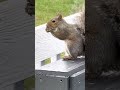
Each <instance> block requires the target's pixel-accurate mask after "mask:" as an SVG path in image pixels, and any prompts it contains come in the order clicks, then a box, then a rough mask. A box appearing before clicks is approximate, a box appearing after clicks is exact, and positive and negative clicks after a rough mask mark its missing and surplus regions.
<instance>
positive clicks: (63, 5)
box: [35, 0, 85, 26]
mask: <svg viewBox="0 0 120 90" xmlns="http://www.w3.org/2000/svg"><path fill="white" fill-rule="evenodd" d="M84 3H85V0H35V25H36V26H38V25H40V24H44V23H46V22H47V21H48V20H50V19H51V18H53V17H55V16H56V15H57V14H58V13H61V14H62V15H63V16H67V15H70V14H72V13H75V12H79V10H80V9H81V8H82V7H83V5H84Z"/></svg>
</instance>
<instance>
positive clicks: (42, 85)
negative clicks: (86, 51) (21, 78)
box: [35, 58, 85, 90]
mask: <svg viewBox="0 0 120 90" xmlns="http://www.w3.org/2000/svg"><path fill="white" fill-rule="evenodd" d="M84 60H85V59H84V58H82V59H78V60H75V61H64V60H58V61H56V62H54V63H51V64H48V65H44V66H42V67H40V68H37V69H36V70H35V77H36V85H35V90H85V61H84Z"/></svg>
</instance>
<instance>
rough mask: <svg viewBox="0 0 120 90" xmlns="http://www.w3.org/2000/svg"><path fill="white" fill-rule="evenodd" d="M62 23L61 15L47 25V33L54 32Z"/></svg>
mask: <svg viewBox="0 0 120 90" xmlns="http://www.w3.org/2000/svg"><path fill="white" fill-rule="evenodd" d="M61 21H62V15H61V14H59V15H57V16H56V17H55V18H53V19H51V20H50V21H49V22H48V23H47V25H46V31H47V32H52V31H54V30H56V28H57V27H58V25H59V24H60V22H61Z"/></svg>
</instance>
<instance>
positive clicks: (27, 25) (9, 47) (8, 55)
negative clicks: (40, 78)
mask: <svg viewBox="0 0 120 90" xmlns="http://www.w3.org/2000/svg"><path fill="white" fill-rule="evenodd" d="M2 4H3V3H0V87H1V88H2V87H6V86H7V85H10V84H13V83H16V82H18V81H21V80H23V79H25V78H28V77H30V76H33V75H34V47H35V46H34V16H33V17H31V16H29V15H28V14H27V13H25V5H26V0H8V1H6V2H4V4H3V5H2ZM31 41H32V42H33V44H31ZM18 51H19V52H18ZM9 90H10V89H9Z"/></svg>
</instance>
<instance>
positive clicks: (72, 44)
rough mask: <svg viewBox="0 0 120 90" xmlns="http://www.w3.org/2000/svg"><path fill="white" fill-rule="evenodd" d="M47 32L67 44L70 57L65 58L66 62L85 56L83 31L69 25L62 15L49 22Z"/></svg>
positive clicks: (74, 25)
mask: <svg viewBox="0 0 120 90" xmlns="http://www.w3.org/2000/svg"><path fill="white" fill-rule="evenodd" d="M46 31H47V32H51V34H52V35H53V36H55V37H56V38H58V39H60V40H64V41H65V43H66V46H67V48H66V50H67V53H68V55H69V56H65V57H64V60H71V59H76V58H77V56H80V55H82V54H83V51H84V40H85V39H84V34H83V29H82V28H80V27H79V25H77V24H68V23H67V22H66V21H65V20H64V19H63V18H62V15H58V16H56V17H55V18H53V19H51V20H50V21H48V23H47V25H46Z"/></svg>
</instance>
